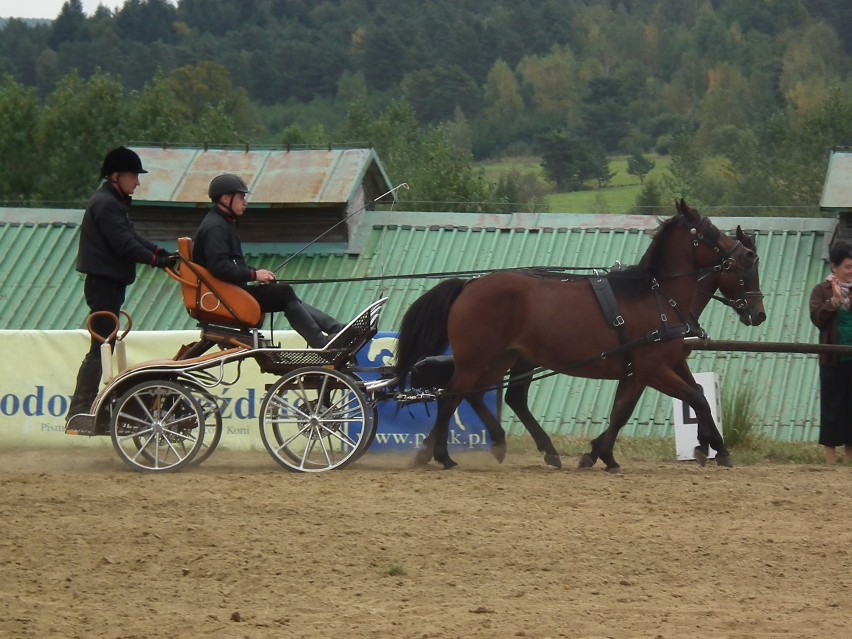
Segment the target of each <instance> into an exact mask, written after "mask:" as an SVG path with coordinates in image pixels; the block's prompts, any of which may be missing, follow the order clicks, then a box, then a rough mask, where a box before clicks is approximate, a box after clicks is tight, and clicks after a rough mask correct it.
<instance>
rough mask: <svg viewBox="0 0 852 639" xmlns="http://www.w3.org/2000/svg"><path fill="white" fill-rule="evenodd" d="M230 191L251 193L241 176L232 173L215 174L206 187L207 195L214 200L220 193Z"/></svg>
mask: <svg viewBox="0 0 852 639" xmlns="http://www.w3.org/2000/svg"><path fill="white" fill-rule="evenodd" d="M231 193H251V191H249V189H248V186H247V185H246V183H245V181H244V180H243V178H241V177H240V176H239V175H234V174H233V173H224V174H222V175H217V176H216V177H214V178H213V179H212V180H211V181H210V186H209V187H207V195H208V196H209V197H210V199H211V200H212V201H213V202H215V201H216V200H218V199H219V196H220V195H229V194H231Z"/></svg>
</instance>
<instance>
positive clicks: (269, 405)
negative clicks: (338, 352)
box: [260, 367, 375, 472]
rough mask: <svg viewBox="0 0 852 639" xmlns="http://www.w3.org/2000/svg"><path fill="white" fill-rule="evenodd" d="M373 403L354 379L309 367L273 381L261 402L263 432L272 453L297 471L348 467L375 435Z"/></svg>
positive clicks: (275, 457) (328, 370)
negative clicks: (368, 400) (371, 404)
mask: <svg viewBox="0 0 852 639" xmlns="http://www.w3.org/2000/svg"><path fill="white" fill-rule="evenodd" d="M374 429H375V422H374V420H373V409H372V407H371V406H370V405H369V403H368V402H367V399H366V397H365V396H364V393H363V392H362V391H361V389H360V388H358V386H357V385H356V384H355V383H354V382H353V380H352V379H351V378H350V377H348V376H347V375H344V374H343V373H340V372H338V371H336V370H332V369H327V368H320V367H309V368H300V369H298V370H296V371H293V372H292V373H290V374H288V375H285V376H284V377H282V378H281V379H279V380H278V381H277V382H276V383H275V384H273V385H272V386H271V387H270V388H269V390H268V391H267V393H266V396H265V397H264V399H263V404H262V405H261V408H260V436H261V438H262V439H263V445H264V446H265V447H266V450H267V451H269V454H270V455H272V458H273V459H274V460H275V461H277V462H278V463H279V464H281V465H282V466H284V467H285V468H287V469H289V470H293V471H298V472H323V471H326V470H332V469H335V468H343V467H344V466H346V465H347V464H349V463H350V462H352V461H354V460H355V459H357V458H358V457H360V456H361V454H362V453H363V452H364V451H365V450H366V447H367V446H369V443H370V441H372V438H373V432H374Z"/></svg>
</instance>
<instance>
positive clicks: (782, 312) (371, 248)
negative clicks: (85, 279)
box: [0, 210, 835, 441]
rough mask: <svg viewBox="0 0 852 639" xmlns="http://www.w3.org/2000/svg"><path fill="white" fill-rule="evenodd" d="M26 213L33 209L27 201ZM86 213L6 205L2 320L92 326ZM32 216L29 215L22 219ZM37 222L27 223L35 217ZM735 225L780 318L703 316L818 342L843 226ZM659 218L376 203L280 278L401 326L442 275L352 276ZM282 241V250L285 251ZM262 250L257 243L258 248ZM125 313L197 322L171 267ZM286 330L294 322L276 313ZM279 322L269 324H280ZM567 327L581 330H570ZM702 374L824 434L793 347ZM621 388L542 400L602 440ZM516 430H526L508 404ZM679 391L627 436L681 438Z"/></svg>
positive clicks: (605, 240) (598, 384)
mask: <svg viewBox="0 0 852 639" xmlns="http://www.w3.org/2000/svg"><path fill="white" fill-rule="evenodd" d="M19 211H20V210H19ZM81 216H82V211H79V212H74V211H64V212H56V214H55V216H54V218H55V221H51V220H50V217H49V216H47V215H46V214H43V215H40V216H38V219H37V220H36V219H34V217H33V214H32V213H31V212H29V211H27V212H24V213H21V214H20V216H16V215H15V214H14V212H13V211H9V210H5V211H4V210H0V255H2V265H0V329H11V330H23V329H41V330H54V329H69V328H80V327H82V325H83V322H84V319H85V316H86V312H87V311H86V306H85V303H84V302H83V291H82V278H81V277H80V276H79V274H77V273H76V272H75V271H74V260H75V256H76V249H77V237H78V226H77V224H78V223H75V222H73V220H74V219H75V218H76V219H78V220H79V219H80V217H81ZM16 217H17V219H20V220H22V222H13V221H10V220H13V219H16ZM23 220H26V222H23ZM714 222H715V223H716V224H717V225H718V226H719V227H720V228H721V229H723V230H726V231H731V230H732V229H734V228H735V227H736V225H737V224H741V225H742V227H743V228H744V229H746V230H748V231H756V232H757V234H758V236H757V248H758V252H759V254H760V276H761V288H762V290H763V292H764V294H765V295H766V298H765V307H766V310H767V314H768V320H767V321H766V322H765V323H764V324H763V325H761V326H759V327H747V326H743V325H742V324H740V323H739V322H738V321H737V319H736V316H735V315H734V313H733V312H732V311H731V310H730V309H727V308H726V307H723V306H722V305H719V304H711V305H710V306H708V308H707V310H706V311H705V313H704V315H702V318H701V323H702V325H703V326H704V328H705V329H706V330H707V331H708V333H709V334H710V336H711V337H713V338H716V339H733V340H747V341H765V342H770V341H776V342H811V343H815V342H816V341H817V331H816V329H815V328H814V327H813V326H812V325H811V323H810V320H809V318H808V311H807V303H808V298H809V295H810V291H811V289H812V287H813V286H814V285H815V284H816V283H817V282H819V281H820V280H821V279H823V278H824V277H825V276H826V274H827V271H828V267H827V265H826V262H825V255H826V248H827V245H828V242H829V240H830V239H831V236H832V234H833V232H834V225H835V221H834V220H831V219H826V218H815V219H805V218H738V219H735V218H714ZM655 227H656V220H655V219H654V218H652V217H649V216H620V215H566V214H514V215H502V216H501V215H493V216H489V215H482V216H481V215H476V214H448V213H402V212H396V213H388V212H379V211H371V212H368V213H367V214H366V215H365V217H364V220H363V222H362V224H361V227H360V229H359V232H358V234H359V241H360V242H361V247H360V250H359V251H358V254H351V253H345V254H344V253H336V254H334V253H328V252H325V253H321V254H320V253H310V254H309V253H306V254H302V255H299V256H298V257H296V258H295V259H293V260H292V261H291V262H289V263H288V264H287V266H286V268H285V269H284V271H283V272H279V276H280V277H282V278H285V279H292V280H313V281H316V280H338V281H334V282H328V283H315V284H301V283H300V284H295V287H296V290H297V292H298V293H299V295H300V296H301V297H303V298H304V299H305V300H306V301H308V302H309V303H311V304H313V305H314V306H317V307H318V308H321V309H323V310H325V311H327V312H329V313H330V314H332V315H334V316H336V317H338V318H342V319H347V318H352V317H354V315H355V314H357V313H358V312H359V311H360V310H361V309H363V308H364V307H366V306H367V305H368V304H369V303H371V302H373V301H375V300H376V299H378V298H379V297H382V296H388V297H389V301H388V304H387V305H386V306H385V308H384V311H383V314H382V317H381V322H380V325H379V328H380V330H383V331H394V330H396V329H397V328H398V327H399V323H400V320H401V318H402V314H403V313H404V312H405V311H406V310H407V309H408V307H409V306H410V305H411V304H412V302H413V301H414V300H415V299H416V298H417V297H418V296H419V295H421V294H422V293H423V292H425V291H426V290H428V289H429V288H431V287H433V286H434V285H435V284H436V282H437V280H436V279H427V278H403V279H388V280H378V279H377V280H371V281H354V282H352V281H347V280H348V279H349V278H364V277H374V278H378V277H381V276H388V275H390V276H393V275H399V274H408V273H435V272H447V271H465V270H474V269H498V268H506V267H511V266H529V265H552V266H566V267H580V266H609V265H611V264H612V263H613V262H615V261H616V260H620V261H621V262H623V263H625V264H632V263H635V262H636V261H638V258H639V256H641V254H642V253H643V252H644V250H645V248H646V247H647V245H648V242H649V238H648V235H647V232H649V231H650V230H652V229H653V228H655ZM258 250H263V248H262V247H260V246H259V245H258V246H254V247H249V248H247V252H249V255H248V256H247V257H248V261H249V263H252V264H254V265H256V266H258V267H261V268H270V269H275V268H277V267H278V266H280V265H281V263H282V262H283V261H284V260H285V259H287V258H288V257H289V255H291V254H292V253H291V254H285V253H280V252H276V253H271V252H263V253H260V252H256V251H258ZM276 250H277V247H276ZM251 251H255V252H251ZM138 273H139V277H138V279H137V282H136V283H135V284H134V285H133V286H131V287H130V288H129V289H128V298H127V302H126V304H125V308H126V309H127V310H128V311H129V312H130V313H131V314H132V315H133V319H134V330H166V329H176V330H177V329H183V330H186V329H190V330H191V329H194V328H195V323H194V321H193V320H191V319H190V318H189V316H188V315H187V314H186V311H185V310H184V308H183V303H182V300H181V297H180V293H179V290H178V286H177V285H176V284H175V283H174V282H173V281H172V280H171V279H169V278H168V277H166V276H165V275H164V274H163V273H162V272H160V271H159V270H157V269H151V268H147V267H142V266H140V267H138ZM275 321H276V324H275V328H276V330H280V329H285V328H286V327H287V326H286V322H285V320H284V319H283V318H276V320H275ZM267 329H268V327H267ZM566 330H568V331H570V330H571V328H570V327H568V328H567V329H566ZM690 366H691V368H692V369H693V370H694V371H696V372H705V371H714V372H716V373H717V374H718V375H719V378H720V381H721V387H722V394H723V396H724V394H725V393H726V392H731V390H732V389H733V388H735V387H736V386H737V385H750V386H752V387H753V388H754V389H755V390H756V394H757V399H756V402H757V419H758V423H757V424H756V426H757V429H758V430H759V431H760V432H763V433H765V434H767V435H769V436H771V437H773V438H776V439H779V440H786V441H814V440H815V439H816V436H817V432H818V425H819V395H818V392H819V388H818V372H817V361H816V358H815V357H814V356H808V355H801V354H785V353H736V352H710V351H702V352H695V353H694V354H693V355H692V356H691V358H690ZM614 392H615V384H614V383H613V382H610V381H600V380H586V379H582V378H575V377H565V376H556V377H551V378H548V379H544V380H541V381H539V382H536V383H535V384H533V386H532V388H531V390H530V406H531V408H532V411H533V413H534V414H536V415H538V416H540V417H541V422H542V424H543V426H544V427H545V428H546V429H547V430H548V431H549V432H551V433H556V434H563V435H589V436H594V435H597V434H598V433H599V432H600V431H601V430H602V429H603V428H604V426H605V424H606V421H607V419H608V416H609V411H610V408H611V403H612V398H613V395H614ZM503 420H504V424H505V425H506V427H507V428H508V429H509V431H510V432H512V433H514V434H518V433H521V432H523V427H522V425H521V424H520V423H519V422H518V420H517V419H516V418H515V417H514V416H513V415H512V414H511V412H510V411H508V410H505V411H504V417H503ZM673 428H674V427H673V411H672V404H671V399H670V398H668V397H666V396H663V395H661V394H660V393H658V392H656V391H652V390H648V391H646V392H645V394H644V396H643V397H642V399H641V401H640V403H639V405H638V406H637V408H636V411H635V412H634V415H633V417H632V418H631V419H630V421H629V422H628V423H627V425H626V426H625V428H624V430H623V433H624V434H625V435H628V436H630V435H634V436H654V437H671V436H672V434H673V432H674V431H673Z"/></svg>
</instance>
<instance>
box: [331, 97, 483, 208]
mask: <svg viewBox="0 0 852 639" xmlns="http://www.w3.org/2000/svg"><path fill="white" fill-rule="evenodd" d="M338 135H339V137H341V138H342V139H343V141H344V142H347V143H362V144H363V143H364V142H369V143H371V144H372V145H373V146H374V147H375V149H376V152H377V153H378V155H379V157H380V158H382V163H383V164H384V165H385V168H386V169H387V171H388V174H389V176H390V178H391V180H392V181H393V182H394V184H397V183H399V182H406V183H407V184H408V185H409V187H410V188H409V190H407V191H397V195H398V197H399V204H398V207H397V208H401V209H402V210H417V211H491V210H493V209H494V207H495V204H494V201H493V195H492V192H493V187H492V186H491V185H490V184H489V183H488V182H487V181H486V180H485V178H484V176H483V174H482V171H479V170H475V169H474V168H473V166H472V162H471V158H470V156H469V155H468V154H465V153H464V151H462V150H460V149H459V148H457V147H456V146H455V145H454V144H453V143H452V142H451V141H450V139H449V137H448V136H447V133H446V131H445V130H444V128H443V127H432V128H428V129H421V128H420V127H419V126H418V125H417V118H416V116H415V114H414V109H413V108H412V107H411V105H410V104H408V103H407V102H405V101H396V102H394V103H393V104H391V106H390V107H389V108H388V109H387V110H386V111H385V112H384V113H382V114H381V115H380V116H378V117H372V116H371V115H370V114H369V111H368V110H367V108H366V105H364V104H363V103H359V104H354V105H352V107H351V108H350V112H349V117H348V118H347V121H346V123H345V124H344V126H343V128H342V129H341V131H340V132H339V134H338Z"/></svg>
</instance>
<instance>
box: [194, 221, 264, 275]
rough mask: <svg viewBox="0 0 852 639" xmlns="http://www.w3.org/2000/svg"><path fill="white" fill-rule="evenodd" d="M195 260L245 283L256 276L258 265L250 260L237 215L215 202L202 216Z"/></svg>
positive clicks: (195, 241)
mask: <svg viewBox="0 0 852 639" xmlns="http://www.w3.org/2000/svg"><path fill="white" fill-rule="evenodd" d="M192 261H193V262H196V263H197V264H200V265H201V266H203V267H204V268H206V269H207V270H209V271H210V272H211V273H213V275H215V276H216V277H217V278H219V279H220V280H225V281H226V282H231V283H232V284H238V285H240V286H245V284H246V282H250V281H252V280H254V279H255V269H253V268H251V267H250V266H248V265H247V264H246V260H245V258H244V257H243V247H242V244H241V243H240V236H239V235H237V218H236V217H235V216H233V215H229V214H227V213H225V212H224V211H223V210H222V209H220V208H219V207H218V206H215V205H214V206H212V207H211V208H210V210H209V211H208V212H207V215H205V216H204V219H203V220H201V224H200V225H199V226H198V230H197V231H196V232H195V238H194V239H193V240H192Z"/></svg>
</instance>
